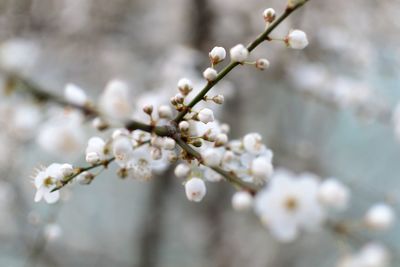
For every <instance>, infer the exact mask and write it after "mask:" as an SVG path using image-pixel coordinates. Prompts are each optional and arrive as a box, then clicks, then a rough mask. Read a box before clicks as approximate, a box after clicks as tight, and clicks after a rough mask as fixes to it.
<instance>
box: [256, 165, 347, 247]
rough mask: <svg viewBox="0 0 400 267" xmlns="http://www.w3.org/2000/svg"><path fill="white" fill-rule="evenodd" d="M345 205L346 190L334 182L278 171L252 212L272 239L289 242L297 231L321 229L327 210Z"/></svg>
mask: <svg viewBox="0 0 400 267" xmlns="http://www.w3.org/2000/svg"><path fill="white" fill-rule="evenodd" d="M348 201H349V190H348V189H347V188H346V187H345V186H344V185H343V184H341V183H340V182H339V181H338V180H336V179H328V180H326V181H323V182H320V181H319V179H318V177H316V176H315V175H313V174H309V173H304V174H301V175H298V176H296V175H294V174H293V173H291V172H289V171H287V170H282V169H280V170H277V171H276V172H275V173H274V175H273V177H272V178H271V180H270V182H269V184H268V185H267V186H266V187H265V188H264V189H262V190H261V191H260V192H259V193H258V194H257V195H256V197H255V201H254V209H255V212H256V213H257V214H258V216H259V217H260V218H261V221H262V222H263V223H264V224H265V225H266V226H267V228H268V229H269V230H270V232H271V234H272V235H273V236H274V237H275V238H277V239H278V240H280V241H283V242H289V241H293V240H294V239H295V238H296V237H297V236H298V233H299V230H305V231H316V230H318V229H320V228H321V227H322V224H323V223H324V222H325V220H326V218H327V209H330V208H333V209H344V208H346V207H347V205H348Z"/></svg>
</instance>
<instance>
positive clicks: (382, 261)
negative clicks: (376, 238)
mask: <svg viewBox="0 0 400 267" xmlns="http://www.w3.org/2000/svg"><path fill="white" fill-rule="evenodd" d="M357 257H358V258H359V261H360V263H361V266H362V267H386V266H388V265H389V258H390V257H389V252H388V251H387V249H386V248H385V247H384V246H383V245H381V244H379V243H374V242H370V243H367V244H366V245H364V246H363V247H362V248H361V251H360V252H359V254H358V255H357Z"/></svg>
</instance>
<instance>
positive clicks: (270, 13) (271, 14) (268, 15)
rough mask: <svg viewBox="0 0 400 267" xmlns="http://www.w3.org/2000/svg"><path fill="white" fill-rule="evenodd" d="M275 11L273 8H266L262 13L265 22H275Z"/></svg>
mask: <svg viewBox="0 0 400 267" xmlns="http://www.w3.org/2000/svg"><path fill="white" fill-rule="evenodd" d="M275 16H276V14H275V10H274V9H273V8H267V9H265V10H264V12H263V17H264V20H265V22H269V23H270V22H273V21H274V20H275Z"/></svg>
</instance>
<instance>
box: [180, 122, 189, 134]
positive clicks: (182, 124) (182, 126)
mask: <svg viewBox="0 0 400 267" xmlns="http://www.w3.org/2000/svg"><path fill="white" fill-rule="evenodd" d="M189 127H190V125H189V123H188V122H187V121H181V122H180V123H179V130H181V132H187V131H188V130H189Z"/></svg>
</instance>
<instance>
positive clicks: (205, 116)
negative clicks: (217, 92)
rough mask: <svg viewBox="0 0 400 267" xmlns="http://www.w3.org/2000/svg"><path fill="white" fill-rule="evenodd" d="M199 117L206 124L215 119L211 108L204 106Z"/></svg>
mask: <svg viewBox="0 0 400 267" xmlns="http://www.w3.org/2000/svg"><path fill="white" fill-rule="evenodd" d="M197 117H198V119H199V120H200V121H201V122H203V123H205V124H207V123H209V122H213V121H214V113H213V111H212V110H211V109H209V108H203V109H202V110H200V112H199V113H198V116H197Z"/></svg>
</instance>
